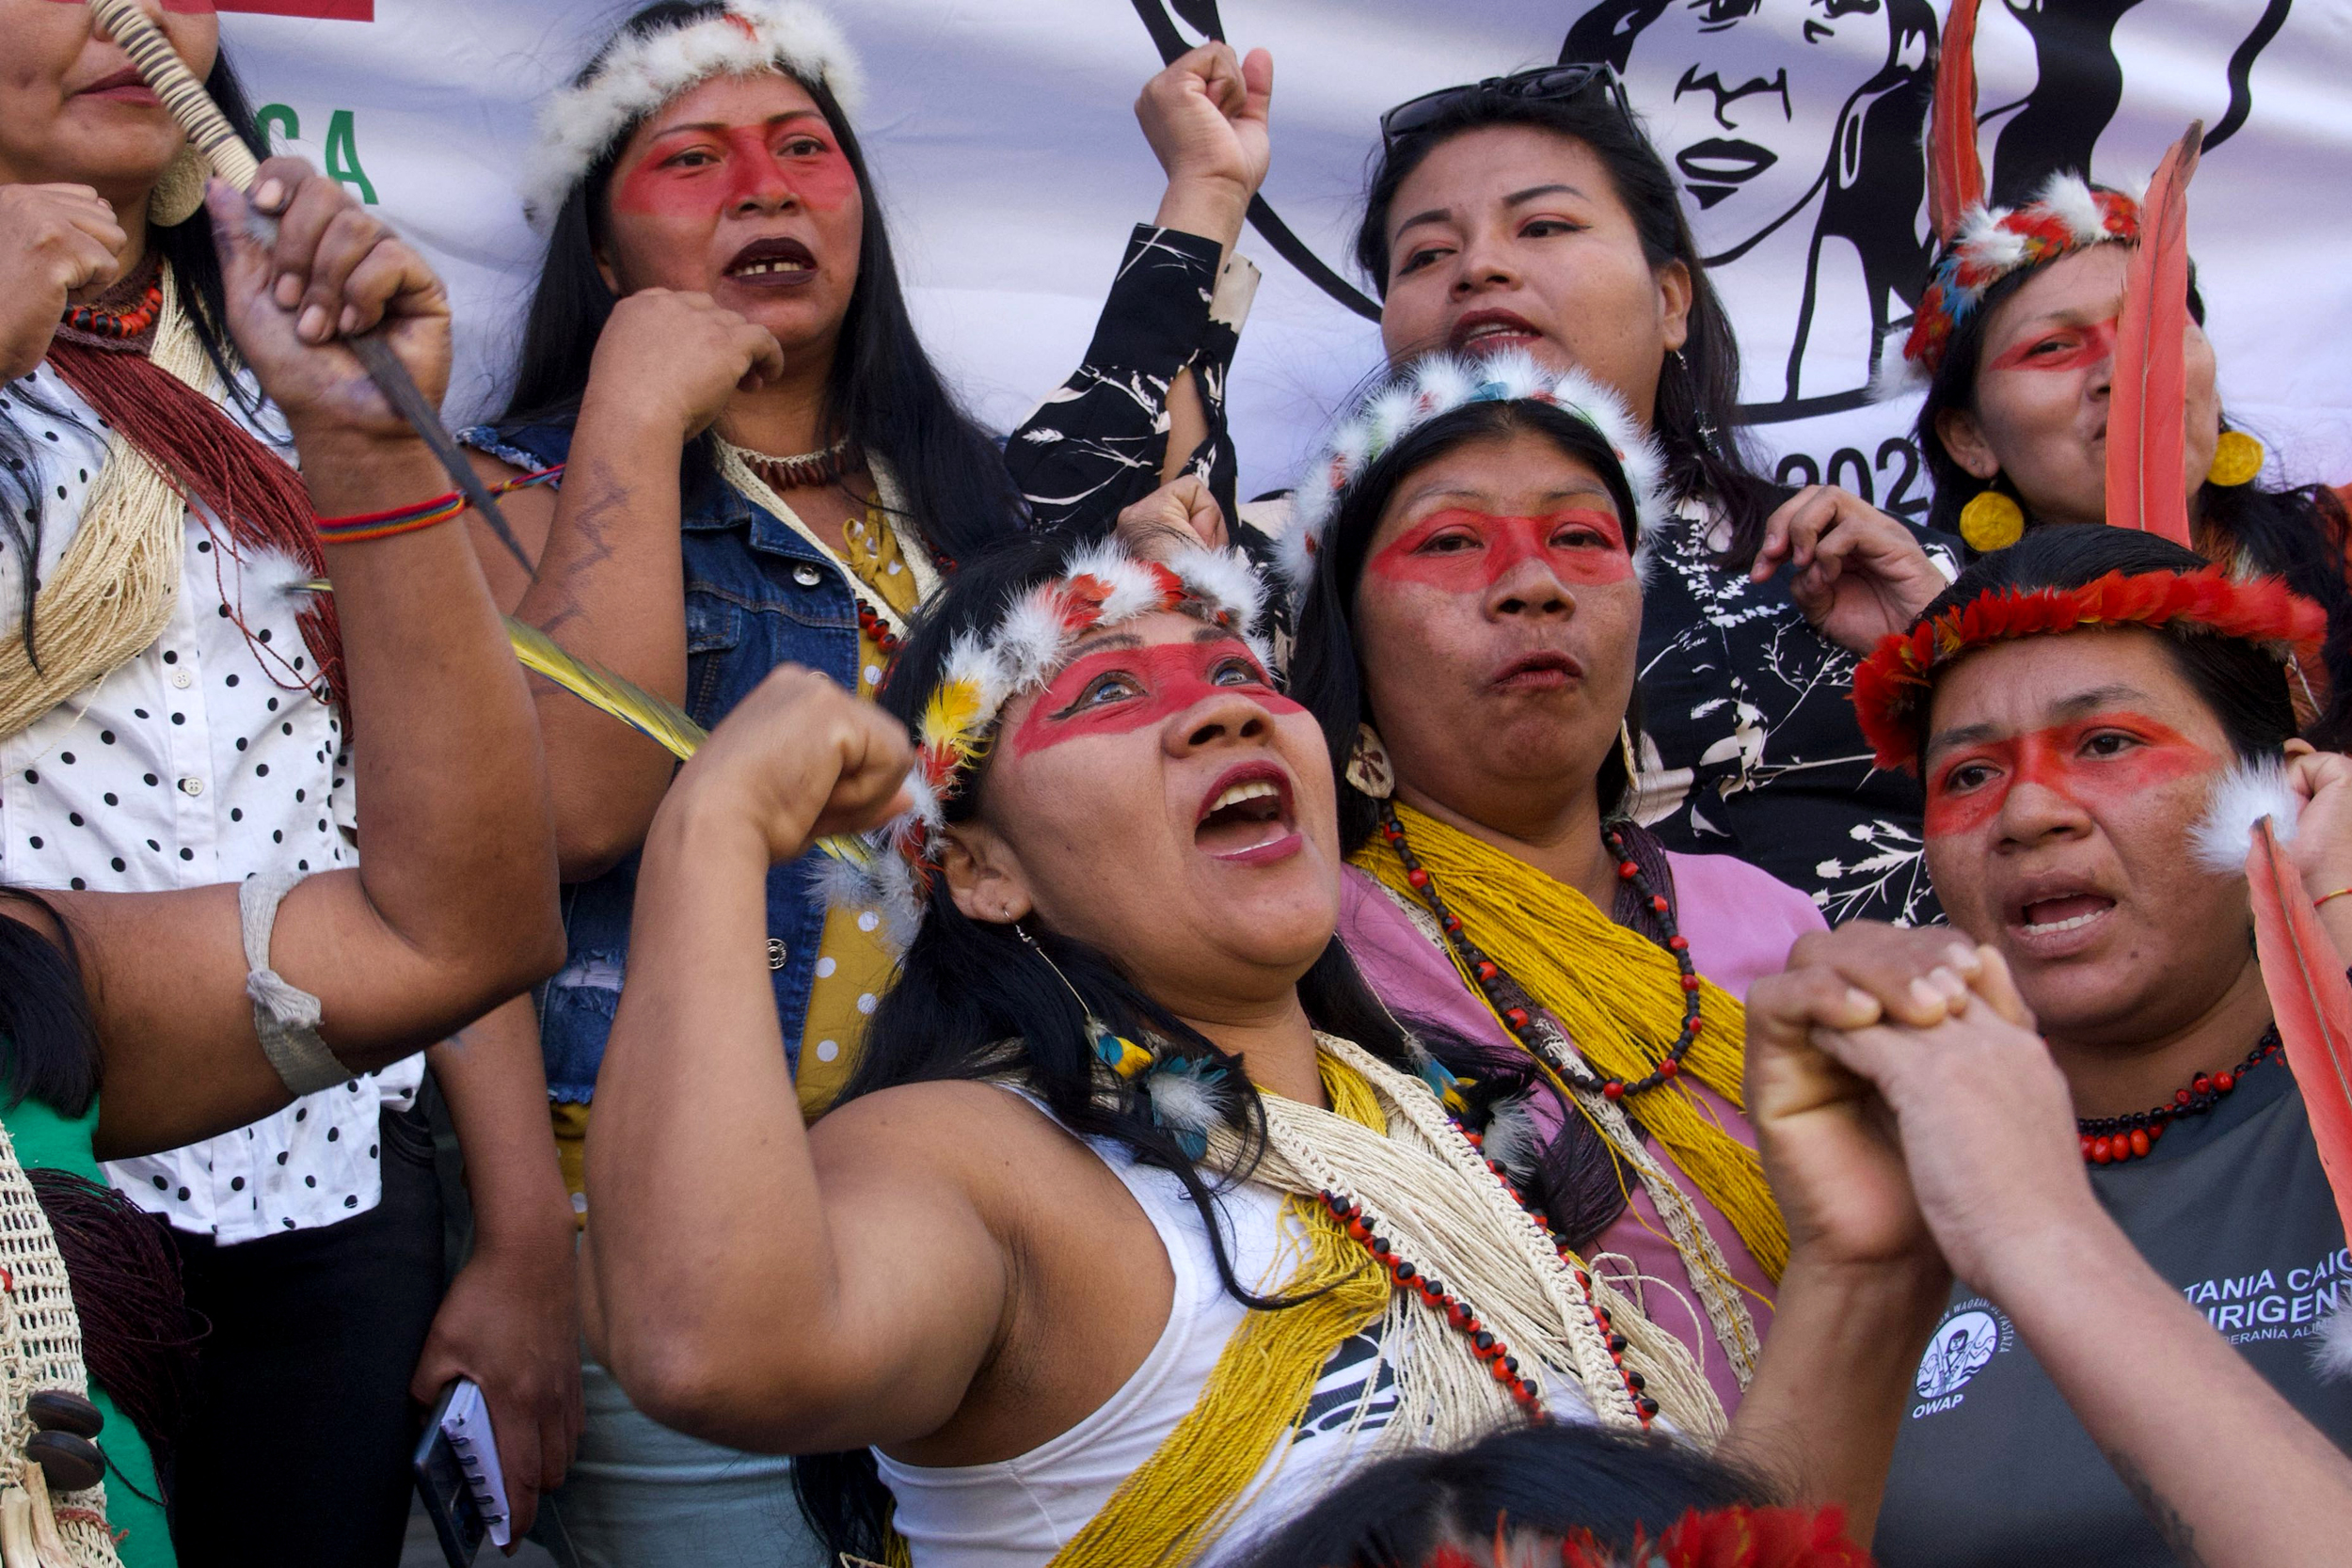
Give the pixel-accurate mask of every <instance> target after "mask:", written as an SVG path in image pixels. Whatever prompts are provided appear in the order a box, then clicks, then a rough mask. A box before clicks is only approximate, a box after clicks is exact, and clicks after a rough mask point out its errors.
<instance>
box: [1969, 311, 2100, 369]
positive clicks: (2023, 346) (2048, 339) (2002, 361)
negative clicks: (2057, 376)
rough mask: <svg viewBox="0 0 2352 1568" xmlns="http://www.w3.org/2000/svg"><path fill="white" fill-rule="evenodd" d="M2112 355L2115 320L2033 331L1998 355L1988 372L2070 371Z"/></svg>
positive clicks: (1987, 367)
mask: <svg viewBox="0 0 2352 1568" xmlns="http://www.w3.org/2000/svg"><path fill="white" fill-rule="evenodd" d="M2114 353H2115V318H2114V317H2112V316H2110V317H2108V318H2107V319H2106V321H2103V322H2091V323H2090V324H2089V325H2083V326H2062V327H2057V328H2053V329H2052V330H2050V331H2048V332H2037V333H2035V334H2033V335H2032V336H2030V337H2028V338H2026V340H2025V341H2023V342H2020V343H2017V344H2016V345H2014V346H2013V347H2011V348H2010V349H2009V350H2008V351H2006V352H2005V353H2003V354H2002V356H2000V357H1999V358H1997V359H1995V360H1994V361H1993V363H1992V364H1990V365H1988V366H1986V367H1985V369H1987V370H1989V371H2072V370H2079V369H2080V368H2081V367H2083V366H2085V365H2095V364H2097V363H2099V362H2100V361H2101V360H2103V359H2106V358H2110V357H2112V356H2113V355H2114Z"/></svg>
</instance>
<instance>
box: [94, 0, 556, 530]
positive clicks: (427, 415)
mask: <svg viewBox="0 0 2352 1568" xmlns="http://www.w3.org/2000/svg"><path fill="white" fill-rule="evenodd" d="M90 14H91V15H92V16H94V17H96V18H97V19H98V21H99V22H101V23H102V24H104V26H105V28H106V31H107V32H109V33H111V34H112V35H113V36H114V40H115V41H116V42H117V43H119V44H120V45H121V46H122V52H123V53H124V54H126V55H130V56H131V63H132V64H133V65H134V66H136V67H137V68H138V72H139V75H140V76H142V77H144V78H145V79H146V82H147V85H148V86H149V87H152V88H154V89H155V96H156V97H158V98H160V99H162V100H163V101H164V107H165V108H167V109H169V110H170V111H171V117H172V119H176V120H178V121H179V122H180V126H181V129H183V130H184V131H185V132H187V134H188V139H189V140H190V141H192V142H194V143H195V144H196V146H197V148H198V150H200V151H201V152H203V154H204V155H205V156H206V157H207V158H209V159H211V160H212V165H213V171H214V172H215V173H216V174H218V175H219V176H220V177H221V178H222V179H223V180H226V181H227V182H229V183H230V184H231V185H234V186H236V187H237V189H239V190H241V191H245V192H246V193H248V194H250V193H251V191H252V189H253V183H254V182H255V181H257V180H259V179H260V178H261V175H262V166H261V165H260V164H258V163H256V162H254V159H253V153H252V150H250V149H249V148H247V147H246V145H245V142H244V140H243V139H242V138H241V137H239V136H238V135H237V131H236V127H234V126H232V125H230V123H229V117H228V116H226V115H224V114H222V113H221V112H220V105H219V104H217V103H214V102H213V95H212V94H211V93H208V92H206V91H205V90H204V84H203V83H201V82H199V81H198V80H197V79H196V77H195V74H194V73H193V72H191V71H189V70H188V68H187V65H186V64H185V63H184V62H183V60H182V59H181V58H180V54H179V51H177V50H175V49H174V48H172V47H171V40H169V39H167V38H165V37H164V35H163V32H162V30H161V29H160V28H158V27H157V26H156V25H155V24H154V23H152V22H151V21H149V20H148V18H147V13H146V12H144V11H142V10H140V9H139V8H138V3H137V0H90ZM343 341H344V344H345V345H346V346H347V347H349V348H350V350H351V351H352V353H353V354H355V355H357V356H358V358H359V363H360V365H361V366H362V367H363V368H364V369H365V370H366V371H367V372H368V379H369V380H371V381H373V382H374V383H375V387H376V390H378V391H380V392H382V393H383V394H384V401H385V402H387V403H389V404H391V405H392V409H393V411H394V412H396V413H398V414H399V415H400V416H401V417H402V418H403V419H405V420H407V421H408V423H409V424H410V425H411V426H412V427H414V428H415V430H416V433H417V434H418V435H419V436H421V437H423V440H424V444H425V445H426V446H428V447H430V448H432V449H433V455H434V456H435V457H437V458H438V459H439V460H440V464H441V467H442V469H443V471H445V472H446V473H447V474H448V475H449V477H450V479H451V480H452V481H453V483H455V484H456V486H457V488H458V489H459V490H461V491H463V492H464V493H465V497H466V500H467V503H468V504H469V505H470V506H471V507H472V508H473V509H474V510H475V511H476V512H479V513H481V514H482V520H483V521H484V522H485V523H488V524H489V525H490V531H491V532H493V533H495V534H497V535H498V537H499V543H500V544H501V545H504V546H506V548H507V549H508V551H509V552H511V553H512V554H513V555H514V557H515V559H516V562H519V563H520V564H521V566H522V569H523V571H524V572H525V573H527V574H528V573H535V572H536V570H537V568H536V567H535V566H533V565H532V560H531V557H530V556H528V555H526V554H524V553H523V547H522V545H521V543H520V542H519V541H518V540H516V537H515V533H514V531H513V530H512V529H510V528H508V527H507V526H506V517H505V515H504V514H503V513H501V512H500V511H499V504H498V501H497V500H496V499H494V498H493V497H492V496H491V494H490V491H489V487H488V486H487V485H485V484H484V483H482V476H481V475H479V474H477V473H475V472H474V471H473V464H472V463H471V462H469V461H468V459H467V457H466V454H465V452H464V451H461V450H459V448H458V445H457V443H456V442H455V441H454V440H453V439H451V437H450V434H449V432H448V431H447V430H445V429H443V428H442V425H441V420H440V416H439V415H437V414H436V413H435V412H434V410H433V405H432V404H429V403H427V402H426V401H425V397H424V394H423V392H421V391H420V390H419V389H418V388H417V382H416V378H415V377H414V376H411V375H410V374H409V373H408V368H407V367H406V366H405V365H403V364H402V363H401V362H400V358H399V356H397V355H395V354H393V353H392V347H391V345H390V344H389V343H388V342H386V341H384V340H383V339H382V338H380V337H377V336H375V335H374V334H373V333H370V334H366V335H364V336H361V337H357V338H346V339H344V340H343Z"/></svg>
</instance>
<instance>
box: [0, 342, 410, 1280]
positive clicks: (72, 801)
mask: <svg viewBox="0 0 2352 1568" xmlns="http://www.w3.org/2000/svg"><path fill="white" fill-rule="evenodd" d="M231 411H232V412H235V410H234V409H233V407H232V410H231ZM0 418H5V419H8V420H11V421H13V422H14V423H15V424H16V425H17V427H18V428H19V429H21V430H26V431H29V432H30V433H31V434H32V436H33V440H34V444H35V445H36V446H37V447H39V448H40V449H42V472H41V474H40V480H41V500H42V503H43V504H42V511H41V537H40V560H39V561H38V562H35V563H34V569H35V571H36V572H37V573H40V574H46V573H47V572H50V571H53V570H55V569H56V563H57V561H58V559H59V558H60V557H62V556H63V555H64V553H65V549H66V546H67V545H68V544H69V543H70V542H71V541H72V537H73V532H74V528H75V525H76V523H77V522H78V520H79V517H80V515H81V508H82V504H83V501H84V499H85V498H86V497H87V493H88V489H89V484H90V481H91V480H93V479H94V478H96V476H97V473H98V469H99V466H100V464H101V463H102V462H103V458H104V452H105V443H104V440H103V432H102V431H101V430H100V429H99V425H98V420H97V417H96V416H95V415H94V414H93V413H92V412H91V411H90V409H89V407H88V405H87V404H85V403H83V402H82V401H81V399H80V398H78V397H76V396H75V395H74V393H73V392H72V389H71V388H68V387H67V386H66V385H65V384H64V383H63V382H62V381H59V380H58V379H57V378H56V376H55V375H53V374H51V373H49V372H48V371H47V370H45V369H43V370H40V371H36V372H34V373H33V374H32V375H30V376H27V377H26V378H24V380H22V381H19V382H16V383H13V384H12V385H9V386H8V387H6V388H0ZM242 422H245V423H246V426H247V428H249V429H252V430H254V432H255V434H256V435H259V436H262V439H263V440H265V441H270V442H271V444H272V445H274V446H276V447H278V450H280V451H283V450H285V443H284V441H283V439H282V436H273V435H272V434H271V433H270V432H268V431H267V430H264V429H262V427H260V426H259V425H256V424H254V423H253V422H252V421H250V420H244V421H242ZM231 549H232V546H231V544H230V539H229V534H228V531H227V530H226V529H222V530H220V531H218V533H217V536H215V532H214V531H212V530H209V529H207V528H206V527H205V525H204V523H203V521H202V519H201V518H199V517H198V516H197V515H195V514H194V513H191V514H190V515H189V516H188V520H187V527H186V553H185V557H184V559H183V562H182V568H181V581H180V594H179V596H178V600H177V602H176V603H175V605H174V606H173V609H172V614H171V620H170V622H169V623H168V624H167V626H165V627H164V631H163V635H162V636H160V637H158V638H157V639H156V640H155V641H154V642H153V643H152V644H151V645H150V646H149V647H148V648H147V649H146V651H145V652H143V653H141V654H140V655H138V657H135V658H134V659H132V660H131V661H130V662H129V663H127V664H125V665H123V666H122V667H121V668H119V669H118V670H116V671H115V672H114V673H112V674H110V675H108V676H106V677H105V678H104V679H103V680H102V681H99V682H97V683H96V684H94V685H92V686H90V687H87V688H86V689H83V690H82V691H80V692H77V693H76V694H75V695H74V696H73V697H72V698H71V699H69V700H68V701H66V702H64V703H61V704H59V705H57V706H56V708H54V709H52V710H51V711H50V712H49V713H48V714H46V715H45V716H43V717H42V718H40V719H39V720H37V721H35V722H34V723H33V725H32V726H31V727H30V728H29V729H26V730H25V731H24V733H22V734H20V735H15V736H8V738H6V739H4V740H0V882H6V883H13V884H16V885H18V886H22V887H30V888H87V889H92V890H95V891H100V892H123V893H138V892H153V891H160V890H163V889H167V888H188V887H202V886H205V885H208V884H211V883H215V882H230V881H236V880H238V879H242V878H245V877H249V876H252V875H254V874H256V873H258V872H262V871H269V870H277V869H280V868H283V869H285V870H290V871H324V870H326V869H329V868H331V867H336V866H347V865H351V864H353V863H355V862H356V861H357V860H358V848H357V847H356V845H355V842H354V838H353V835H352V832H351V830H352V828H353V825H354V822H355V818H354V816H353V814H352V809H351V796H352V785H351V775H350V769H349V768H348V766H347V765H346V763H345V760H344V758H343V756H342V733H341V729H342V726H341V723H340V721H338V720H337V718H336V717H335V714H334V711H333V709H332V708H331V707H330V706H329V705H327V703H326V702H325V701H324V700H323V698H324V696H325V690H326V688H325V685H324V683H323V682H320V681H319V676H318V672H317V671H316V669H315V668H313V667H312V665H311V661H310V652H309V650H308V649H307V648H305V647H304V646H303V642H302V632H301V628H300V626H297V625H296V623H295V619H294V617H295V613H296V611H297V610H299V609H300V608H301V606H300V604H299V603H298V602H297V600H296V598H295V597H294V595H293V594H289V593H287V592H286V591H285V587H284V585H285V584H286V583H287V582H288V581H289V580H298V575H297V573H296V570H295V569H294V567H292V565H291V564H290V563H289V562H284V561H282V560H273V559H262V560H257V561H241V560H239V559H237V558H236V557H235V556H234V555H233V554H232V553H231ZM17 554H18V551H17V549H16V546H14V545H13V544H8V545H4V546H0V629H4V630H5V635H7V636H8V637H11V638H13V637H16V636H19V635H21V624H22V610H21V608H20V607H21V604H22V598H21V593H22V590H21V588H20V586H19V584H20V583H21V581H22V578H21V577H20V576H19V575H18V574H20V573H21V572H22V571H23V570H24V562H22V561H20V560H18V559H15V557H16V555H17ZM313 683H317V684H316V690H315V691H314V690H313V689H312V688H313ZM423 1073H424V1058H423V1057H421V1056H415V1057H411V1058H410V1059H408V1060H407V1061H405V1062H402V1063H400V1064H398V1065H397V1066H395V1067H392V1068H389V1069H386V1070H385V1071H383V1072H382V1073H378V1074H371V1075H369V1076H368V1077H366V1078H362V1079H354V1080H353V1081H352V1082H350V1083H348V1084H343V1085H338V1086H336V1087H334V1088H331V1089H326V1090H323V1091H321V1092H320V1093H317V1094H313V1095H310V1096H307V1097H306V1098H304V1099H302V1100H298V1101H294V1103H293V1104H292V1105H289V1106H287V1107H286V1108H285V1109H284V1110H282V1111H279V1112H278V1113H277V1114H276V1115H274V1116H271V1117H265V1118H263V1119H262V1120H261V1121H258V1122H255V1123H254V1124H253V1125H252V1126H250V1127H246V1128H243V1129H240V1130H239V1131H237V1132H230V1133H228V1134H226V1135H224V1136H221V1137H217V1138H212V1139H208V1140H206V1141H205V1142H203V1143H200V1144H195V1145H192V1146H190V1147H189V1148H181V1149H174V1150H172V1151H171V1152H169V1153H167V1154H158V1155H152V1156H149V1157H146V1158H142V1159H136V1160H121V1161H116V1162H114V1163H112V1164H109V1165H108V1166H107V1169H106V1174H107V1176H108V1177H109V1178H110V1179H111V1180H113V1182H114V1184H115V1185H116V1186H117V1187H118V1188H119V1189H120V1190H121V1191H122V1192H124V1193H125V1194H126V1195H128V1196H130V1197H131V1198H132V1199H133V1200H134V1201H135V1202H136V1203H138V1204H139V1205H140V1206H141V1207H142V1208H145V1209H147V1210H150V1211H151V1212H155V1213H159V1214H162V1215H164V1216H166V1217H167V1219H169V1220H170V1222H171V1223H172V1224H173V1225H174V1226H176V1227H179V1228H180V1229H183V1230H188V1231H193V1232H195V1233H197V1234H199V1235H209V1236H212V1237H214V1238H215V1239H216V1240H218V1241H221V1242H224V1243H233V1242H242V1241H250V1240H252V1239H254V1238H256V1237H260V1236H266V1235H272V1234H276V1233H278V1232H280V1231H284V1230H297V1229H304V1228H307V1227H315V1226H324V1225H332V1224H334V1223H335V1222H336V1221H338V1220H344V1219H349V1218H350V1217H351V1216H352V1215H354V1214H356V1213H359V1212H364V1211H366V1210H369V1209H373V1207H375V1204H376V1202H377V1200H378V1198H379V1196H381V1194H382V1184H381V1175H380V1173H381V1164H380V1162H381V1160H382V1157H383V1156H382V1150H381V1149H380V1148H379V1147H378V1138H377V1118H378V1113H379V1108H380V1107H381V1106H383V1105H386V1104H389V1105H391V1106H393V1107H394V1108H395V1109H405V1108H406V1107H407V1106H408V1105H409V1104H410V1103H412V1102H413V1101H414V1100H415V1098H416V1092H417V1086H418V1085H419V1084H420V1083H421V1081H422V1079H423Z"/></svg>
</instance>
